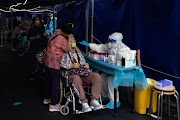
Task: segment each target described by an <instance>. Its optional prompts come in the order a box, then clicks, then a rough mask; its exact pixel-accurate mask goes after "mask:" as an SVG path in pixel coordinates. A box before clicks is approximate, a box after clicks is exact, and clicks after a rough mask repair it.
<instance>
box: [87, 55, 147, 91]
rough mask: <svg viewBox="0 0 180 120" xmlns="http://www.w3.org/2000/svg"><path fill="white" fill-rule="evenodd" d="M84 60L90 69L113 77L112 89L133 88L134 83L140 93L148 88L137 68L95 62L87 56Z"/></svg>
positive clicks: (99, 61) (139, 69) (140, 70)
mask: <svg viewBox="0 0 180 120" xmlns="http://www.w3.org/2000/svg"><path fill="white" fill-rule="evenodd" d="M85 59H86V62H88V63H89V65H90V66H91V67H92V68H95V69H98V70H101V71H103V72H105V73H108V74H111V75H114V80H113V87H114V88H118V86H133V83H134V84H135V86H136V87H137V88H138V89H139V91H140V92H141V91H143V90H144V89H146V88H147V87H148V83H147V80H146V77H145V75H144V72H143V70H142V68H141V67H139V66H132V67H128V68H124V67H119V66H116V65H113V64H109V63H108V62H104V61H101V60H95V59H93V58H90V57H88V56H85Z"/></svg>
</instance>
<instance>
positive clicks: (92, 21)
mask: <svg viewBox="0 0 180 120" xmlns="http://www.w3.org/2000/svg"><path fill="white" fill-rule="evenodd" d="M93 23H94V0H92V16H91V43H93V36H94V34H93Z"/></svg>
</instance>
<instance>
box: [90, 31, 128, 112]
mask: <svg viewBox="0 0 180 120" xmlns="http://www.w3.org/2000/svg"><path fill="white" fill-rule="evenodd" d="M122 39H123V35H122V34H121V33H118V32H115V33H113V34H111V35H110V36H109V42H108V43H106V44H95V43H89V47H90V49H91V50H94V51H96V52H98V53H108V54H109V55H117V53H118V52H120V51H124V50H130V48H129V47H128V46H126V45H125V44H124V43H122ZM101 77H102V93H101V95H102V96H103V97H104V98H106V97H108V98H109V99H110V102H111V103H113V104H114V88H113V79H114V76H113V75H109V74H107V73H104V72H103V73H102V74H101ZM118 102H119V92H117V103H118ZM119 103H120V102H119ZM106 107H107V108H109V109H113V108H114V106H112V104H111V106H110V107H108V106H106ZM117 107H119V106H117Z"/></svg>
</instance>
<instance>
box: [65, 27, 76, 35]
mask: <svg viewBox="0 0 180 120" xmlns="http://www.w3.org/2000/svg"><path fill="white" fill-rule="evenodd" d="M73 30H74V29H73V28H69V29H68V30H67V31H66V33H67V34H72V33H73Z"/></svg>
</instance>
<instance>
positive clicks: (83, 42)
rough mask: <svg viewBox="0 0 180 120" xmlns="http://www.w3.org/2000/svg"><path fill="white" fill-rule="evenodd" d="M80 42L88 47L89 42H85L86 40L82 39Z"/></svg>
mask: <svg viewBox="0 0 180 120" xmlns="http://www.w3.org/2000/svg"><path fill="white" fill-rule="evenodd" d="M80 44H82V45H85V46H88V47H89V43H87V42H86V41H84V40H83V41H81V42H80Z"/></svg>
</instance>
